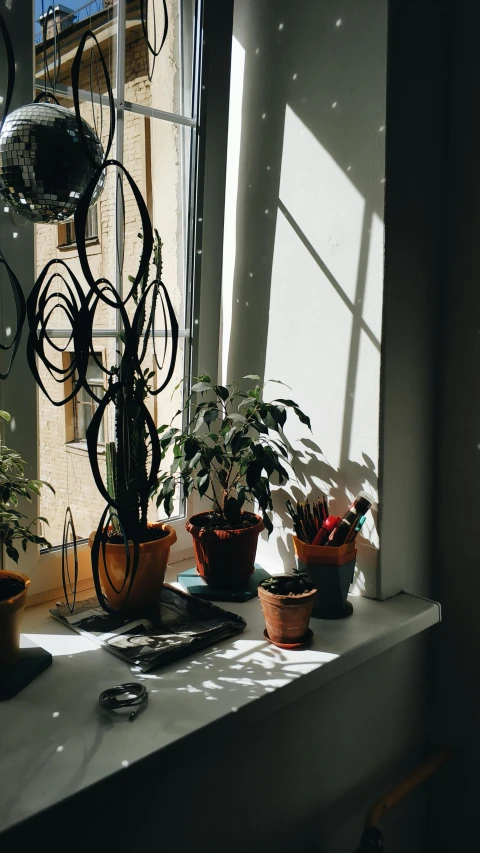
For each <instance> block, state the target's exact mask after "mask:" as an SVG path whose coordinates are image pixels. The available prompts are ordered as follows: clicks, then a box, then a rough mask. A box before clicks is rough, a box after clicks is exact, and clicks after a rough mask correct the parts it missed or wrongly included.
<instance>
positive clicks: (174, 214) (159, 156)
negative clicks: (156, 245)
mask: <svg viewBox="0 0 480 853" xmlns="http://www.w3.org/2000/svg"><path fill="white" fill-rule="evenodd" d="M191 137H192V131H191V130H190V128H186V127H183V126H182V125H178V124H172V123H171V122H166V121H162V120H159V119H151V118H148V117H145V116H140V115H138V114H136V113H128V112H127V113H125V145H124V156H123V162H124V164H125V167H126V169H127V170H128V171H129V172H130V174H131V175H132V177H133V178H134V180H135V181H136V183H137V185H138V186H139V188H140V190H141V192H142V195H143V198H144V200H145V202H146V204H147V208H148V212H149V214H150V218H151V221H152V225H153V228H154V229H156V230H157V231H158V233H159V236H160V239H161V241H162V258H163V269H162V281H163V282H164V284H165V286H166V287H167V288H168V292H169V295H170V299H171V301H172V305H173V308H174V310H175V314H176V317H177V320H178V322H179V325H180V326H181V327H185V325H186V322H185V321H186V318H185V291H186V245H187V239H186V232H187V218H188V191H189V180H188V177H189V162H190V145H191ZM123 186H124V199H125V253H124V258H125V261H124V270H123V291H124V294H126V293H127V292H128V289H129V287H130V284H129V276H130V275H135V274H136V272H137V269H138V264H139V260H140V254H141V249H142V242H141V240H140V239H139V237H138V233H139V231H141V221H140V216H139V212H138V208H137V205H136V203H135V200H134V198H133V195H132V192H131V190H130V187H129V186H128V184H127V182H126V181H124V182H123ZM155 274H156V271H155V268H154V267H153V266H152V267H151V275H150V279H151V280H153V277H154V275H155ZM130 308H131V306H130ZM156 324H157V328H160V329H161V328H162V327H163V315H162V312H161V309H160V307H159V309H158V312H157V317H156Z"/></svg>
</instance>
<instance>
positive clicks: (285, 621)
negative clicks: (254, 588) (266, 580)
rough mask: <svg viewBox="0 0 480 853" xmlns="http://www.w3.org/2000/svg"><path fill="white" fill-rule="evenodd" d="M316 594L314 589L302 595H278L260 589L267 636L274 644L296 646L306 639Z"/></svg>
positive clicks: (260, 587) (262, 588)
mask: <svg viewBox="0 0 480 853" xmlns="http://www.w3.org/2000/svg"><path fill="white" fill-rule="evenodd" d="M316 594H317V590H316V589H312V590H310V591H309V592H304V593H302V594H301V595H276V594H275V593H273V592H269V591H268V589H264V587H263V586H261V585H260V586H259V587H258V597H259V599H260V604H261V605H262V610H263V615H264V617H265V625H266V626H267V634H268V636H269V639H270V640H272V642H273V643H282V644H284V645H286V644H288V645H294V644H296V643H298V642H301V641H302V640H303V639H304V638H305V635H306V633H307V631H308V623H309V622H310V617H311V615H312V610H313V605H314V602H315V596H316Z"/></svg>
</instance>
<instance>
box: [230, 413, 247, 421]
mask: <svg viewBox="0 0 480 853" xmlns="http://www.w3.org/2000/svg"><path fill="white" fill-rule="evenodd" d="M226 420H229V421H232V422H233V423H234V424H246V423H247V419H246V417H245V416H244V415H239V414H237V413H236V412H234V413H233V415H228V418H226Z"/></svg>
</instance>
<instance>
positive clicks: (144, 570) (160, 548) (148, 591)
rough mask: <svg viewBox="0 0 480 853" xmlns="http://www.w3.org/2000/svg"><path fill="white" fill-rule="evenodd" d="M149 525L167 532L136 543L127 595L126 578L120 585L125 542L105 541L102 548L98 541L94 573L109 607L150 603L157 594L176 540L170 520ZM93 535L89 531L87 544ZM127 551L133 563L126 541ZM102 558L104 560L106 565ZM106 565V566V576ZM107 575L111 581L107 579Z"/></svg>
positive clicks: (124, 561)
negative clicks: (96, 570) (136, 562)
mask: <svg viewBox="0 0 480 853" xmlns="http://www.w3.org/2000/svg"><path fill="white" fill-rule="evenodd" d="M152 526H153V527H161V528H163V529H164V530H167V531H168V536H164V537H163V539H156V540H154V541H152V542H141V543H140V545H139V552H140V553H139V558H138V566H137V572H136V575H135V580H134V582H133V585H132V588H131V590H130V594H129V595H127V593H128V587H129V580H128V579H127V581H126V583H125V584H124V585H123V589H122V584H123V582H124V580H125V568H126V551H125V546H124V545H114V544H111V543H107V544H106V545H105V548H103V547H102V546H101V545H100V551H99V554H98V573H99V576H100V582H101V584H102V588H103V592H104V594H105V598H106V599H107V601H108V603H109V605H110V607H112V608H113V610H123V609H130V608H132V609H133V608H135V607H141V606H142V605H146V604H153V603H154V602H155V601H158V599H159V598H160V595H161V592H162V588H163V583H164V580H165V572H166V570H167V563H168V560H169V557H170V548H171V546H172V545H174V544H175V542H176V541H177V534H176V533H175V530H174V528H173V527H172V526H171V525H170V524H155V525H152ZM94 539H95V533H91V534H90V537H89V540H88V544H89V546H90V548H91V547H92V545H93V541H94ZM129 551H130V561H131V563H133V544H130V545H129ZM104 555H105V559H104ZM105 562H106V564H107V565H106V567H105ZM106 569H108V577H107V571H106ZM109 577H110V579H111V583H110V581H109V579H108V578H109ZM114 587H115V589H114ZM117 590H119V592H117Z"/></svg>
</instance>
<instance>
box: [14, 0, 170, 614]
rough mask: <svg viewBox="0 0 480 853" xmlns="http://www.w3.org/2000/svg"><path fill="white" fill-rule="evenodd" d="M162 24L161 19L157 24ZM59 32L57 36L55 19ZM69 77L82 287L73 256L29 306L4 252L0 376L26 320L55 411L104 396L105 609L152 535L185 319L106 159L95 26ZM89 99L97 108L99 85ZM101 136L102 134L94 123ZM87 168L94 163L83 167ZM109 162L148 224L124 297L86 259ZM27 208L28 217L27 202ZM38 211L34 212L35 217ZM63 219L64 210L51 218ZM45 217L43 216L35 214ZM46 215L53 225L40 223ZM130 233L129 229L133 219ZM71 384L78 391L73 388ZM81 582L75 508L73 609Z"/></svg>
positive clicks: (54, 264)
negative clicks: (5, 336) (78, 159)
mask: <svg viewBox="0 0 480 853" xmlns="http://www.w3.org/2000/svg"><path fill="white" fill-rule="evenodd" d="M163 6H164V32H163V38H162V40H161V43H160V46H157V41H156V35H154V43H153V46H152V45H151V44H150V42H149V38H148V21H147V11H146V5H145V4H144V3H143V2H140V7H141V13H142V29H143V32H144V37H145V42H146V45H147V49H148V50H149V51H150V52H151V53H152V55H153V56H154V59H155V58H156V57H157V56H158V54H159V52H160V50H161V48H162V47H163V45H164V43H165V39H166V36H167V32H168V16H167V9H166V4H165V0H164V2H163ZM154 7H155V4H154ZM50 9H53V7H49V10H48V12H47V18H48V15H49V13H50ZM47 18H44V21H43V23H44V38H45V36H46V20H47ZM155 20H156V19H155V17H154V22H155ZM0 31H1V34H2V37H3V40H4V42H5V45H6V48H7V59H8V74H9V80H8V86H7V99H6V104H5V110H4V115H3V118H2V126H3V127H4V128H5V127H6V125H7V122H8V120H9V119H11V118H12V117H13V116H15V113H16V112H18V111H14V112H13V113H11V114H10V116H8V115H7V113H8V108H9V106H10V101H11V95H12V91H13V83H14V70H15V68H14V59H13V48H12V45H11V40H10V37H9V35H8V30H7V28H6V25H5V23H4V21H3V19H2V17H1V16H0ZM54 33H56V22H55V20H54ZM91 42H93V44H94V47H93V48H90V85H91V86H92V81H93V79H94V72H95V75H96V77H97V85H98V80H99V75H100V74H101V76H103V83H104V87H105V90H106V93H107V101H108V106H109V114H110V120H109V127H108V139H107V143H106V146H105V150H103V148H102V146H101V144H100V142H99V143H98V146H92V144H91V139H92V135H93V136H95V138H97V137H96V133H95V132H94V131H93V130H92V128H90V126H89V125H87V123H86V122H85V121H84V119H83V118H82V116H81V114H80V95H79V81H80V73H81V70H82V67H84V64H83V58H84V52H85V50H86V45H87V43H91ZM93 51H95V55H93ZM53 53H54V63H53V78H51V77H48V82H49V84H50V86H51V88H52V89H53V90H54V91H55V88H56V85H57V80H58V74H59V68H60V51H59V50H58V48H57V46H56V35H54V51H53ZM44 64H45V81H44V82H45V85H44V93H43V94H46V93H47V76H48V74H47V72H48V63H47V60H46V48H45V53H44ZM48 73H49V72H48ZM71 77H72V89H73V101H74V114H73V113H72V112H70V111H68V110H65V112H66V113H67V114H68V116H69V121H73V122H74V125H75V136H76V141H77V150H81V152H82V163H83V167H82V168H83V170H84V174H85V176H86V180H85V181H84V183H83V184H82V187H81V188H79V189H78V199H76V200H75V202H76V203H75V211H74V224H75V234H76V241H77V251H78V257H79V261H80V266H81V270H82V274H83V278H84V282H82V283H81V282H80V281H79V280H78V278H77V277H76V276H75V274H74V273H73V272H72V270H71V269H70V268H69V266H68V264H67V263H66V262H65V261H63V260H60V259H58V258H53V259H52V260H50V261H48V263H47V264H45V266H44V268H43V269H42V271H41V272H40V274H39V276H38V278H37V280H36V282H35V284H34V286H33V288H32V290H31V292H30V294H29V295H28V297H27V299H26V302H25V298H24V296H23V292H22V288H21V287H20V284H19V282H18V280H17V278H16V277H15V275H14V273H13V271H12V270H11V268H10V266H9V265H8V263H7V261H6V259H5V258H4V256H3V255H2V254H1V253H0V265H2V264H3V266H4V267H5V269H6V271H7V274H8V277H9V281H10V286H11V289H12V292H13V295H14V299H15V304H16V313H17V328H16V330H15V334H14V337H13V340H12V342H11V343H10V344H9V346H8V347H6V346H2V345H0V346H1V347H2V349H10V350H11V358H10V365H9V369H8V370H7V371H6V373H4V374H0V377H1V378H3V379H4V378H6V376H8V372H9V370H10V367H11V363H12V362H13V358H14V357H15V354H16V352H17V350H18V345H19V342H20V336H21V333H22V327H23V325H24V322H25V319H26V322H27V326H28V336H27V346H26V354H27V362H28V365H29V368H30V370H31V372H32V374H33V376H34V378H35V381H36V383H37V384H38V386H39V387H40V389H41V390H42V392H43V393H44V394H45V396H46V397H47V398H48V400H49V401H50V402H51V403H52V404H53V405H54V406H63V405H65V404H66V403H67V402H68V401H69V400H72V399H73V398H74V397H75V396H76V395H77V394H78V393H79V392H80V390H81V389H83V390H84V391H86V392H87V394H88V395H89V396H90V397H91V398H92V399H93V400H94V401H95V403H96V411H95V412H94V415H93V417H92V420H91V422H90V424H89V426H88V429H87V434H86V437H87V449H88V456H89V461H90V466H91V470H92V474H93V478H94V481H95V484H96V486H97V489H98V491H99V493H100V494H101V495H102V497H103V498H104V500H105V502H106V506H105V509H104V511H103V513H102V516H101V518H100V521H99V524H98V528H97V530H96V533H95V536H94V538H93V541H92V543H91V546H92V547H91V558H92V571H93V578H94V583H95V590H96V593H97V597H98V600H99V602H100V604H101V605H102V607H103V608H104V609H105V610H106V611H107V612H110V613H111V612H112V607H111V605H110V604H109V602H108V600H107V597H106V595H105V592H106V591H107V592H108V590H105V587H107V588H108V589H111V590H113V592H114V593H116V594H117V595H118V594H120V593H123V592H125V591H126V592H125V596H124V601H126V600H127V599H128V596H129V595H130V593H131V590H132V586H133V583H134V581H135V577H136V574H137V570H138V564H139V554H140V544H141V542H142V541H144V540H145V536H146V534H148V522H147V514H148V504H149V498H150V493H151V490H152V487H153V485H154V484H155V483H156V482H157V478H158V474H159V470H160V463H161V459H162V447H161V440H160V438H159V435H158V432H157V429H156V426H155V423H154V421H153V418H152V416H151V414H150V412H149V410H148V407H147V405H146V400H147V399H148V397H149V396H155V395H158V394H159V393H160V392H161V391H163V390H164V389H165V387H166V386H167V385H168V383H169V381H170V379H171V377H172V374H173V371H174V368H175V362H176V356H177V349H178V322H177V319H176V316H175V311H174V308H173V305H172V302H171V299H170V296H169V293H168V290H167V288H166V286H165V284H164V283H163V281H162V277H161V276H162V262H161V241H160V239H159V237H158V234H157V235H156V239H154V234H153V229H152V224H151V221H150V217H149V214H148V210H147V206H146V204H145V201H144V199H143V197H142V194H141V192H140V190H139V188H138V186H137V185H136V183H135V181H134V179H133V178H132V176H131V175H130V174H129V172H128V171H127V169H126V168H125V167H124V166H123V164H122V163H120V162H119V161H118V160H114V159H109V155H110V151H111V147H112V143H113V138H114V133H115V103H114V99H113V93H112V87H111V84H110V77H109V74H108V69H107V65H106V62H105V59H104V56H103V53H102V50H101V48H100V45H99V43H98V41H97V38H96V36H95V34H94V33H93V32H92V31H91V30H88V31H86V32H85V33H84V34H83V36H82V38H81V40H80V43H79V45H78V49H77V51H76V55H75V59H74V61H73V64H72V71H71ZM91 95H92V101H91V103H92V111H93V93H92V91H91ZM101 100H102V99H101ZM31 106H32V107H33V108H34V109H40V108H42V107H43V108H46V109H47V110H56V109H60V110H63V109H64V108H63V107H59V106H58V105H56V104H37V105H35V106H34V105H31ZM20 109H24V108H20ZM102 123H103V110H101V111H100V135H102V133H103V128H102V127H101V126H102ZM95 131H96V132H98V131H99V128H98V127H97V125H96V124H95ZM39 144H40V139H39ZM47 153H48V152H47ZM5 157H6V153H5V149H4V148H3V147H2V142H1V136H0V181H1V178H2V173H3V169H4V163H5ZM87 166H88V168H86V167H87ZM109 169H114V170H115V172H116V176H117V181H118V180H119V181H120V183H121V185H122V191H123V180H125V181H126V183H127V184H128V186H129V188H130V190H131V193H132V195H133V198H134V201H135V203H136V206H137V210H138V216H139V219H140V221H141V230H142V250H141V254H140V259H139V263H138V269H137V272H136V274H135V275H134V276H130V281H131V286H130V288H129V290H128V292H127V293H126V295H125V296H124V298H122V296H121V295H120V294H119V292H118V291H117V289H116V288H115V286H114V284H113V283H112V282H111V281H109V280H108V279H107V278H105V277H102V278H95V275H94V273H93V271H92V269H91V267H90V264H89V259H88V254H87V248H86V237H85V234H86V225H87V216H88V211H89V208H90V206H91V205H92V204H93V203H94V202H95V200H96V199H97V198H98V194H99V191H101V189H102V188H103V185H104V183H105V174H106V172H107V170H109ZM1 191H2V190H1V183H0V192H1ZM27 206H28V205H27ZM25 207H26V206H25ZM22 213H25V215H26V212H25V211H24V210H23V209H22ZM30 218H34V217H33V216H31V217H30ZM57 220H58V216H57V217H56V219H54V220H51V221H57ZM36 221H39V220H38V219H37V220H36ZM40 221H46V220H45V219H41V220H40ZM123 229H125V221H124V219H123ZM120 239H124V234H123V237H122V235H121V234H119V233H118V230H117V232H116V243H117V252H118V243H119V240H120ZM154 248H155V252H154V261H153V266H154V268H155V277H154V279H153V280H152V281H150V280H149V279H150V266H151V265H152V252H153V251H154ZM101 305H103V306H109V307H110V308H113V309H115V311H116V312H117V314H118V317H119V321H120V326H121V330H122V331H121V340H122V350H121V353H120V358H119V363H118V364H117V365H115V366H113V367H110V368H108V367H106V366H104V365H103V364H102V363H101V361H100V360H99V359H98V357H97V355H96V353H95V347H94V335H95V316H96V312H97V310H98V308H99V306H101ZM56 312H61V314H62V315H63V316H62V324H61V325H62V327H64V328H65V327H67V328H68V329H69V330H70V332H69V337H68V339H67V341H66V343H65V342H64V343H62V344H61V345H60V344H59V343H57V342H56V340H55V338H54V336H53V335H51V334H50V333H49V327H51V326H52V318H53V316H54V314H55V313H56ZM158 313H160V314H161V317H162V325H163V329H162V332H163V337H164V347H163V354H162V355H161V357H159V356H158V354H157V348H156V337H157V335H158V328H157V314H158ZM130 317H132V319H131V320H130V319H129V318H130ZM149 344H150V345H151V348H152V351H153V357H154V362H155V365H156V369H157V373H158V377H159V380H160V381H159V382H158V387H157V388H152V387H151V385H150V378H151V371H150V370H149V368H148V367H145V360H146V357H147V354H148V350H149ZM67 349H68V351H69V354H70V360H69V363H68V365H67V366H64V364H63V362H62V366H61V367H60V366H59V365H58V363H56V362H55V358H54V356H51V355H49V352H51V351H52V350H53V353H57V354H58V353H60V354H61V353H63V352H65V351H66V350H67ZM92 358H93V359H94V361H95V363H96V364H97V366H98V368H99V369H100V370H102V371H103V373H104V374H105V377H106V383H107V390H106V392H105V394H104V396H103V397H100V396H99V395H98V394H97V392H96V391H95V390H94V388H93V387H92V386H91V385H90V384H89V382H88V378H87V368H88V364H89V360H90V359H92ZM42 371H46V373H47V374H48V376H49V378H50V380H53V382H54V383H55V384H56V385H57V386H58V388H59V391H60V393H59V394H58V396H54V395H53V394H52V393H50V392H49V391H48V389H47V387H46V385H45V382H44V380H43V379H42ZM65 389H69V390H68V391H67V392H66V391H65ZM111 406H113V408H114V410H115V442H114V443H111V444H110V445H109V457H108V458H109V459H110V461H111V468H110V474H111V476H110V477H109V478H108V477H107V482H104V479H103V478H102V475H101V471H100V463H99V434H100V431H101V429H102V424H103V423H104V419H105V416H106V412H107V409H108V408H109V407H111ZM112 534H114V537H115V541H116V542H117V543H119V544H120V545H121V550H122V552H123V554H124V563H123V572H122V578H121V582H120V583H118V581H117V580H116V577H113V576H112V575H111V573H110V572H109V570H108V565H107V559H106V550H107V546H108V544H109V542H111V541H112V539H111V536H112ZM72 548H73V564H74V570H73V580H72V576H71V571H70V563H69V552H70V550H71V549H72ZM77 581H78V558H77V537H76V532H75V524H74V520H73V514H72V511H71V509H70V507H68V508H67V510H66V514H65V522H64V530H63V545H62V583H63V588H64V593H65V598H66V601H67V604H68V607H69V609H70V612H73V609H74V607H75V599H76V592H77Z"/></svg>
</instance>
